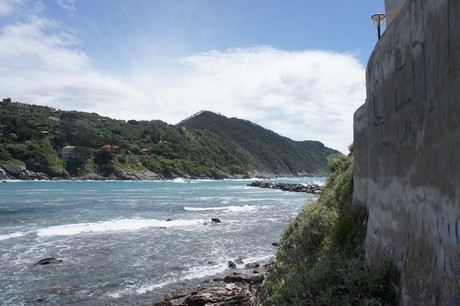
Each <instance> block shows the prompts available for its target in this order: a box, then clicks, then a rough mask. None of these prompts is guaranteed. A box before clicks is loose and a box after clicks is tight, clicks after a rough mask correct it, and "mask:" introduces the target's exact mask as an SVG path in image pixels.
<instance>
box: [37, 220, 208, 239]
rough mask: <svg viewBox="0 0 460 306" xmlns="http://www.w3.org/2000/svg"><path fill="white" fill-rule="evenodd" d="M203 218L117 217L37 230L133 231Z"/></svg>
mask: <svg viewBox="0 0 460 306" xmlns="http://www.w3.org/2000/svg"><path fill="white" fill-rule="evenodd" d="M204 222H205V220H172V221H165V220H157V219H118V220H110V221H103V222H95V223H76V224H65V225H57V226H50V227H47V228H43V229H40V230H38V231H37V235H38V236H39V237H49V236H71V235H78V234H82V233H103V232H116V231H135V230H140V229H145V228H169V227H188V226H194V225H202V224H203V223H204Z"/></svg>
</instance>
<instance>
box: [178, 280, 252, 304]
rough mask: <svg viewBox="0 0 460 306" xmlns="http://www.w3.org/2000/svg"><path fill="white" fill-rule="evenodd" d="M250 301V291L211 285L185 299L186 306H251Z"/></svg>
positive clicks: (230, 286) (235, 287)
mask: <svg viewBox="0 0 460 306" xmlns="http://www.w3.org/2000/svg"><path fill="white" fill-rule="evenodd" d="M245 291H246V292H245ZM250 300H251V292H250V291H249V290H248V289H246V290H245V288H240V287H238V286H233V285H231V284H230V285H228V284H227V285H224V284H210V285H207V286H205V287H203V288H200V289H199V290H198V291H195V292H193V293H192V294H191V295H190V296H189V297H187V298H186V299H185V304H184V305H190V306H198V305H250Z"/></svg>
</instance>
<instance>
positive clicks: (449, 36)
mask: <svg viewBox="0 0 460 306" xmlns="http://www.w3.org/2000/svg"><path fill="white" fill-rule="evenodd" d="M366 78H367V99H366V103H365V104H364V105H363V106H362V107H361V108H359V109H358V110H357V111H356V113H355V118H354V150H355V156H354V158H355V172H354V186H355V187H354V201H355V203H364V204H366V205H367V207H368V210H369V220H368V229H367V235H366V256H367V258H368V260H369V262H370V263H372V264H380V263H381V262H382V261H384V260H385V259H390V260H392V262H393V263H394V264H395V265H396V266H397V267H398V270H399V271H400V272H401V288H400V289H401V291H400V300H401V304H403V305H460V1H459V0H408V1H407V3H406V5H405V6H404V8H403V9H402V10H401V11H400V13H399V14H398V15H397V17H396V18H395V20H394V21H393V25H392V26H391V27H389V28H388V29H387V31H386V32H385V33H384V35H383V36H382V38H381V39H380V40H379V42H378V43H377V46H376V48H375V50H374V52H373V54H372V56H371V58H370V60H369V63H368V67H367V75H366Z"/></svg>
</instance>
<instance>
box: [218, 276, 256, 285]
mask: <svg viewBox="0 0 460 306" xmlns="http://www.w3.org/2000/svg"><path fill="white" fill-rule="evenodd" d="M250 281H251V280H250V278H249V277H248V276H246V277H245V276H241V275H227V276H225V277H224V282H226V283H249V282H250Z"/></svg>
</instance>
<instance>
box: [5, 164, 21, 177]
mask: <svg viewBox="0 0 460 306" xmlns="http://www.w3.org/2000/svg"><path fill="white" fill-rule="evenodd" d="M1 167H2V168H3V170H5V171H6V172H7V173H8V174H10V175H12V176H14V177H15V178H18V177H19V175H20V174H21V173H23V172H25V171H27V170H26V167H24V166H21V165H16V164H3V165H1Z"/></svg>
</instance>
